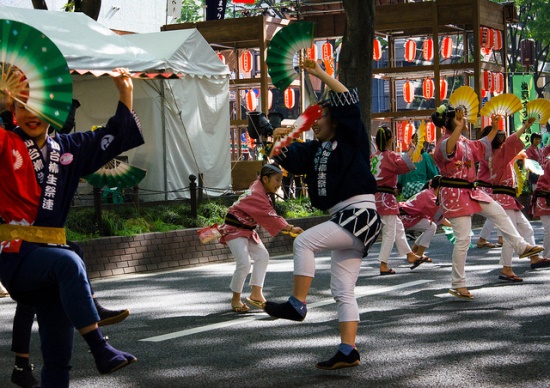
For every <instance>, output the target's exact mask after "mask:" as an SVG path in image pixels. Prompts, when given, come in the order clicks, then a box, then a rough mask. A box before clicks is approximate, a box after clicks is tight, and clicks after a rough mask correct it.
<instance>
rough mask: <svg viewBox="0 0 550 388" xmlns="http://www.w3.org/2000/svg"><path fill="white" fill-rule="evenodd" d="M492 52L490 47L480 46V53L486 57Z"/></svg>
mask: <svg viewBox="0 0 550 388" xmlns="http://www.w3.org/2000/svg"><path fill="white" fill-rule="evenodd" d="M492 52H493V50H492V49H490V48H485V47H482V48H481V53H482V54H483V55H484V56H486V57H488V56H489V55H491V53H492Z"/></svg>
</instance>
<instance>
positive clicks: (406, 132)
mask: <svg viewBox="0 0 550 388" xmlns="http://www.w3.org/2000/svg"><path fill="white" fill-rule="evenodd" d="M414 130H415V128H414V125H413V123H411V122H410V121H406V122H405V123H404V125H403V145H404V146H405V148H408V147H409V144H410V142H411V138H412V135H413V133H414Z"/></svg>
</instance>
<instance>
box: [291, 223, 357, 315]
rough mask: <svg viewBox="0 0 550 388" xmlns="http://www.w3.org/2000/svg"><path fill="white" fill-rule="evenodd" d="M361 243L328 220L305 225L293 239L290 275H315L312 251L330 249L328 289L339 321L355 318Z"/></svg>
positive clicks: (313, 252) (313, 253)
mask: <svg viewBox="0 0 550 388" xmlns="http://www.w3.org/2000/svg"><path fill="white" fill-rule="evenodd" d="M363 249H364V245H363V243H362V242H361V240H360V239H358V238H357V237H355V236H353V235H352V234H351V233H350V232H348V231H347V230H346V229H344V228H342V227H341V226H339V225H338V224H336V223H335V222H332V221H325V222H323V223H321V224H319V225H316V226H314V227H312V228H309V229H308V230H306V231H305V232H303V233H302V234H300V235H299V236H298V237H296V239H295V240H294V275H299V276H308V277H315V253H316V252H321V251H328V250H330V251H332V252H331V257H330V290H331V292H332V296H333V297H334V300H335V301H336V308H337V310H338V321H339V322H356V321H359V307H358V306H357V300H356V299H355V284H356V283H357V278H358V277H359V270H360V268H361V259H362V257H363Z"/></svg>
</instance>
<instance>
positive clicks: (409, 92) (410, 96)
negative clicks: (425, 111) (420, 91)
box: [403, 81, 414, 104]
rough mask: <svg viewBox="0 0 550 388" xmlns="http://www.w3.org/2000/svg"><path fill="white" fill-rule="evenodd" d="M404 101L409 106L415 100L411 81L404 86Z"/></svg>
mask: <svg viewBox="0 0 550 388" xmlns="http://www.w3.org/2000/svg"><path fill="white" fill-rule="evenodd" d="M403 99H404V100H405V102H406V103H407V104H410V103H411V102H413V100H414V85H413V83H412V82H411V81H405V83H404V84H403Z"/></svg>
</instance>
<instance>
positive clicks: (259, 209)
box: [220, 164, 303, 313]
mask: <svg viewBox="0 0 550 388" xmlns="http://www.w3.org/2000/svg"><path fill="white" fill-rule="evenodd" d="M282 179H283V172H282V171H281V169H280V168H279V167H277V166H275V165H273V164H266V165H264V166H263V167H262V170H261V172H260V176H259V177H258V179H256V180H255V181H254V182H252V184H251V185H250V188H249V189H248V190H247V191H245V192H244V193H243V194H242V195H241V196H240V198H239V199H238V200H237V201H236V202H235V203H234V204H233V205H231V207H230V208H229V209H228V211H227V215H226V216H225V223H224V224H223V225H222V226H220V232H221V233H222V238H221V239H220V242H221V243H222V244H227V246H228V247H229V249H230V250H231V253H232V254H233V256H235V261H236V262H237V265H236V267H235V272H234V273H233V278H232V279H231V284H230V288H231V291H233V297H232V298H231V308H232V309H233V311H235V312H236V313H246V312H248V311H249V310H250V308H249V307H248V306H247V305H246V304H244V303H243V302H242V300H241V293H242V292H243V286H244V282H245V280H246V277H247V276H248V273H249V272H250V268H251V267H252V260H254V266H253V267H252V274H251V275H250V285H251V286H252V292H251V294H250V298H246V301H247V303H249V304H250V305H251V306H253V307H257V308H263V306H264V303H265V298H264V295H263V293H262V290H263V286H264V280H265V274H266V271H267V264H268V263H269V252H268V251H267V249H266V248H265V246H264V244H263V243H262V240H261V239H260V236H259V235H258V233H257V232H256V230H255V229H256V226H258V225H260V226H262V227H263V228H264V229H265V230H267V232H268V233H269V234H270V235H271V236H275V235H277V234H278V233H279V232H281V231H285V232H287V233H289V234H292V235H298V234H300V233H302V232H303V230H302V228H300V227H299V226H294V225H290V224H289V223H288V222H286V221H285V219H284V218H283V217H281V216H278V215H277V213H276V212H275V209H273V204H272V203H271V200H270V198H269V194H272V193H276V192H277V191H278V190H279V188H280V187H281V183H282Z"/></svg>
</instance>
